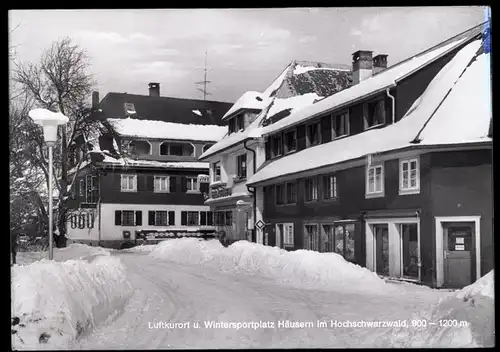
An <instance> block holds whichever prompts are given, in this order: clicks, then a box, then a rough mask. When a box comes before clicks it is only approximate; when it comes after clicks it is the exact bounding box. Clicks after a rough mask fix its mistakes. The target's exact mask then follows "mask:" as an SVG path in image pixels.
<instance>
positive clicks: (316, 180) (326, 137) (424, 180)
mask: <svg viewBox="0 0 500 352" xmlns="http://www.w3.org/2000/svg"><path fill="white" fill-rule="evenodd" d="M484 32H485V25H484V24H483V25H481V26H478V27H475V28H473V29H471V30H469V31H466V32H464V33H461V34H459V35H457V36H456V37H453V38H450V39H449V40H447V41H445V42H443V43H441V44H440V45H438V46H435V47H433V48H430V49H429V50H426V51H425V52H423V53H421V54H419V55H416V56H415V57H414V58H412V59H411V60H405V61H403V62H401V63H399V64H397V65H394V66H392V67H390V68H388V69H382V70H379V69H376V70H374V67H375V66H377V65H379V66H380V62H382V63H383V65H386V63H387V56H385V55H383V56H380V55H379V56H376V57H374V58H372V57H371V52H370V51H361V52H356V53H355V54H353V79H354V84H353V86H352V87H350V88H347V89H345V90H343V91H340V92H338V93H336V94H334V95H332V96H331V97H328V98H326V99H324V100H322V101H320V102H317V103H315V104H313V105H311V106H309V107H306V108H304V109H302V110H300V111H297V112H296V113H292V114H291V115H290V116H287V117H286V118H284V119H282V120H280V121H277V122H274V123H272V124H270V125H268V126H264V127H263V128H261V129H260V130H259V133H258V134H257V135H258V136H259V138H264V139H265V158H266V161H265V162H264V163H263V164H262V165H261V166H260V168H259V169H258V170H257V172H256V173H255V174H254V175H253V176H252V177H251V178H250V179H249V180H248V182H247V185H248V186H251V187H255V188H256V189H257V190H259V189H262V192H263V199H264V204H263V209H262V214H263V220H264V223H265V225H266V227H265V233H266V234H267V235H266V236H265V237H267V238H268V239H269V244H270V245H273V246H278V247H281V248H285V249H289V250H295V249H309V250H315V251H321V252H335V253H337V254H340V255H342V256H343V257H344V258H345V259H346V260H348V261H351V262H353V263H356V264H359V265H362V266H365V267H367V268H368V269H370V270H372V271H374V272H377V273H378V274H379V275H381V276H384V277H391V278H396V279H402V280H409V281H415V282H422V283H424V284H427V285H430V286H434V287H454V288H455V287H463V286H465V285H468V284H470V283H472V282H474V281H475V280H476V279H478V278H479V277H481V276H482V275H484V274H486V273H487V272H488V271H490V270H491V269H492V268H493V250H492V246H491V245H492V239H493V221H492V217H493V214H492V208H493V198H492V169H491V166H492V134H491V129H490V125H491V121H492V114H491V75H490V71H489V64H488V63H489V51H488V50H489V49H485V45H484V40H485V38H484V35H483V33H484ZM360 70H362V71H363V72H357V71H360ZM368 78H370V79H368Z"/></svg>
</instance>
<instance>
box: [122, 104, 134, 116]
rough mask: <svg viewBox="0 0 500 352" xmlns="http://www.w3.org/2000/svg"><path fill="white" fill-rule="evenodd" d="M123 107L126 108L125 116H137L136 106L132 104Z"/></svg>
mask: <svg viewBox="0 0 500 352" xmlns="http://www.w3.org/2000/svg"><path fill="white" fill-rule="evenodd" d="M123 107H124V108H125V115H127V116H129V115H135V114H137V112H136V111H135V106H134V104H132V103H124V104H123Z"/></svg>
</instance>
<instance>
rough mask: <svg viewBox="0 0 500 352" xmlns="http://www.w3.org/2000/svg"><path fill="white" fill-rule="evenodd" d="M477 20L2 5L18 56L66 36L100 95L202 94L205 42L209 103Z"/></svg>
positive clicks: (409, 51)
mask: <svg viewBox="0 0 500 352" xmlns="http://www.w3.org/2000/svg"><path fill="white" fill-rule="evenodd" d="M484 21H485V10H484V8H482V7H419V8H411V7H401V8H376V7H371V8H361V7H360V8H311V9H308V8H287V9H185V10H182V9H175V10H169V9H161V10H152V9H151V10H138V9H134V10H64V11H62V10H59V11H57V10H36V11H27V10H19V11H10V12H9V27H10V28H11V29H12V28H14V27H16V26H18V27H17V28H16V30H15V31H14V32H13V33H12V34H11V35H10V38H9V39H10V43H11V44H12V45H18V47H17V59H18V60H22V61H36V60H37V59H38V58H39V57H40V54H41V53H42V51H43V50H44V49H46V48H47V47H48V46H50V44H51V43H52V42H53V41H55V40H57V39H59V38H61V37H63V36H69V37H71V38H72V39H73V40H74V42H75V43H77V44H79V45H80V46H81V47H82V48H84V49H86V50H87V53H88V55H89V56H90V57H91V63H92V73H94V74H95V75H96V79H97V81H98V87H96V89H97V90H99V92H100V96H101V99H102V98H103V97H104V95H105V94H106V93H108V92H128V93H134V94H148V86H147V85H148V83H149V82H159V83H160V89H161V95H162V96H172V97H181V98H202V93H200V92H198V91H197V90H196V86H195V84H194V82H196V81H201V80H203V70H200V69H199V68H203V66H204V59H205V48H207V50H208V62H207V66H208V67H209V68H211V69H212V70H211V71H210V72H209V73H208V79H209V80H212V81H213V82H212V83H211V84H210V85H209V86H208V91H209V92H210V93H212V95H211V96H210V97H209V98H210V99H211V100H221V101H231V102H234V101H235V100H236V99H237V98H238V97H239V96H240V95H241V94H242V93H244V92H245V91H248V90H256V91H263V90H264V89H265V88H266V87H267V86H268V85H269V84H270V83H271V82H272V81H273V79H274V78H275V77H276V76H278V74H279V73H280V71H281V70H282V69H283V68H284V67H285V66H286V65H287V64H288V63H289V62H290V61H291V60H311V61H319V62H327V63H333V64H335V63H337V64H345V65H351V54H352V53H353V52H354V51H356V50H361V49H362V50H372V51H374V55H376V54H387V55H389V57H388V61H389V65H392V64H395V63H397V62H399V61H401V60H403V59H405V58H407V57H409V56H411V55H414V54H416V53H418V52H420V51H422V50H424V49H426V48H428V47H430V46H432V45H434V44H437V43H439V42H441V41H443V40H445V39H447V38H449V37H452V36H453V35H455V34H457V33H459V32H462V31H464V30H466V29H468V28H470V27H473V26H475V25H477V24H479V23H481V22H484Z"/></svg>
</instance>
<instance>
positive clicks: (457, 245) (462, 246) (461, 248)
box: [455, 244, 465, 251]
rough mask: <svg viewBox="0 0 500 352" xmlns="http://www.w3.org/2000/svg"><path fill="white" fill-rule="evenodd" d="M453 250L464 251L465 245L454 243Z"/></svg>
mask: <svg viewBox="0 0 500 352" xmlns="http://www.w3.org/2000/svg"><path fill="white" fill-rule="evenodd" d="M455 250H456V251H465V245H463V244H456V245H455Z"/></svg>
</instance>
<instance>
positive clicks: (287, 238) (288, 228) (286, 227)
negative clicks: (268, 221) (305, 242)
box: [283, 223, 293, 247]
mask: <svg viewBox="0 0 500 352" xmlns="http://www.w3.org/2000/svg"><path fill="white" fill-rule="evenodd" d="M283 232H284V233H283V244H284V245H285V246H292V247H293V223H287V224H283Z"/></svg>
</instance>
